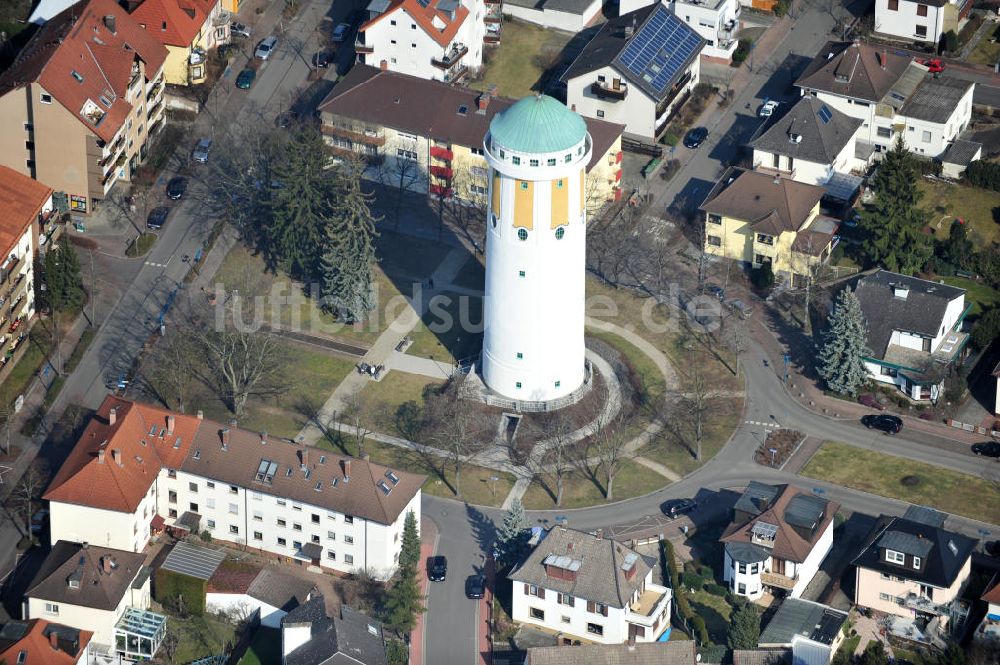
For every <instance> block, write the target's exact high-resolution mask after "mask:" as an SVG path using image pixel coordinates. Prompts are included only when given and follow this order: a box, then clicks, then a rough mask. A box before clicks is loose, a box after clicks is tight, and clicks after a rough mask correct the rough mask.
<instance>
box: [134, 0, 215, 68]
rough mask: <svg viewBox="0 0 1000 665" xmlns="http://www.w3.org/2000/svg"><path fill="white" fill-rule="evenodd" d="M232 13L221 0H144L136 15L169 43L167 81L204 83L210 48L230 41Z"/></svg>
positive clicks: (140, 23)
mask: <svg viewBox="0 0 1000 665" xmlns="http://www.w3.org/2000/svg"><path fill="white" fill-rule="evenodd" d="M231 16H232V15H231V14H230V13H229V12H228V11H226V10H224V9H222V5H221V4H220V0H143V2H142V4H140V5H139V6H137V7H136V8H135V9H134V10H132V18H133V19H135V21H136V22H137V23H138V24H139V25H140V27H142V28H143V29H144V30H145V31H146V32H148V33H149V34H150V35H151V36H152V37H153V38H154V39H156V40H157V41H158V42H160V43H161V44H163V45H164V46H166V47H167V51H168V54H167V61H166V63H164V65H163V73H164V76H165V78H166V82H167V83H172V84H174V85H190V84H192V83H202V82H204V81H205V76H206V71H205V70H206V62H205V61H206V58H207V54H208V51H209V49H212V48H215V47H217V46H219V45H220V44H224V43H226V42H228V41H229V22H230V19H231Z"/></svg>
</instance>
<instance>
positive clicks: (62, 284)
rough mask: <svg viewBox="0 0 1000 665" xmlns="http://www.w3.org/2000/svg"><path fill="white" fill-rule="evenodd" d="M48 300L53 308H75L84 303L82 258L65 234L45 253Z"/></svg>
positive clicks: (61, 309) (59, 309)
mask: <svg viewBox="0 0 1000 665" xmlns="http://www.w3.org/2000/svg"><path fill="white" fill-rule="evenodd" d="M44 279H45V288H46V291H47V294H46V300H47V301H48V304H49V306H50V307H51V308H52V309H53V310H58V311H66V310H75V309H76V308H78V307H79V306H80V305H82V304H83V298H84V292H83V280H82V278H81V276H80V259H79V257H78V256H77V255H76V250H75V249H73V246H72V245H71V244H70V243H69V237H68V236H65V235H64V236H63V237H62V238H61V239H60V241H59V244H58V245H57V246H56V247H53V248H52V249H50V250H49V252H48V253H47V254H46V255H45V275H44Z"/></svg>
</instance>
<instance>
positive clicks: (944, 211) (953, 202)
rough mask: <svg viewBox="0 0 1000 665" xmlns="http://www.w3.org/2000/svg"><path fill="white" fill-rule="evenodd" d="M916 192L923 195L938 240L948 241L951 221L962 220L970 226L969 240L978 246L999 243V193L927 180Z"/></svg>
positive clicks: (920, 182)
mask: <svg viewBox="0 0 1000 665" xmlns="http://www.w3.org/2000/svg"><path fill="white" fill-rule="evenodd" d="M917 188H918V189H919V190H920V191H921V192H923V198H922V199H921V200H920V205H921V207H923V208H924V209H925V210H927V216H928V221H929V223H930V225H931V227H932V228H933V229H934V230H935V234H936V237H937V238H947V237H948V233H949V230H950V228H951V222H952V220H953V219H955V218H958V217H961V218H962V219H963V220H965V223H966V224H969V225H971V226H970V229H969V236H970V239H971V240H973V241H974V242H975V243H976V244H977V245H989V244H990V243H992V242H997V241H1000V225H998V224H997V223H996V222H995V221H993V209H994V208H997V207H1000V192H992V191H990V190H988V189H982V188H980V187H968V186H966V185H957V184H953V183H948V182H942V181H939V180H927V179H926V178H921V179H920V180H918V181H917ZM942 218H944V219H942Z"/></svg>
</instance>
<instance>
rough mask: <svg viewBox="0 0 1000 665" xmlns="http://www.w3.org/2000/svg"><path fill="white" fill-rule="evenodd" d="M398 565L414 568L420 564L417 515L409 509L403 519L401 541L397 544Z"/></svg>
mask: <svg viewBox="0 0 1000 665" xmlns="http://www.w3.org/2000/svg"><path fill="white" fill-rule="evenodd" d="M399 565H400V566H401V567H402V566H410V567H412V568H414V569H416V568H417V566H419V565H420V534H419V533H418V531H417V516H416V515H415V514H414V513H413V511H412V510H411V511H410V512H408V513H406V519H405V520H404V521H403V542H402V543H401V544H400V546H399Z"/></svg>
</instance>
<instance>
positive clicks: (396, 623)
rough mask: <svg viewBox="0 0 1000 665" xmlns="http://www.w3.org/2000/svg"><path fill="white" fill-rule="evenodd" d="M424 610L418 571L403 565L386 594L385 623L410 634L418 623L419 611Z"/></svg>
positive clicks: (404, 634)
mask: <svg viewBox="0 0 1000 665" xmlns="http://www.w3.org/2000/svg"><path fill="white" fill-rule="evenodd" d="M424 611H425V608H424V605H423V598H422V597H421V595H420V585H419V584H417V571H416V569H415V568H413V567H412V566H403V567H401V568H400V569H399V572H398V573H397V576H396V580H395V581H394V582H393V583H392V586H390V587H389V591H388V593H387V594H386V599H385V614H386V621H385V623H386V625H387V626H389V628H391V629H393V630H395V631H396V632H398V633H399V634H401V635H403V636H408V635H409V634H410V631H411V630H413V626H414V625H416V622H417V613H419V612H424Z"/></svg>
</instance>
